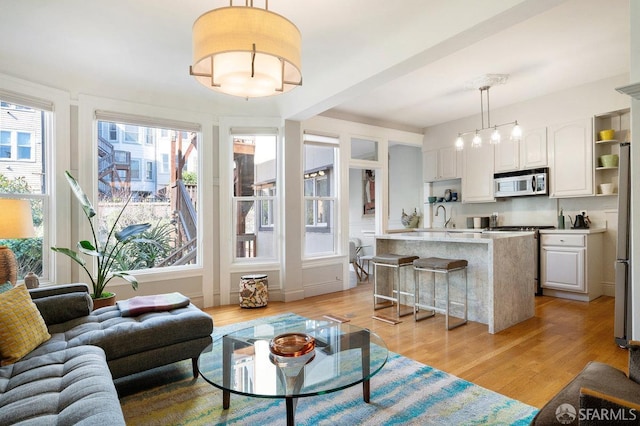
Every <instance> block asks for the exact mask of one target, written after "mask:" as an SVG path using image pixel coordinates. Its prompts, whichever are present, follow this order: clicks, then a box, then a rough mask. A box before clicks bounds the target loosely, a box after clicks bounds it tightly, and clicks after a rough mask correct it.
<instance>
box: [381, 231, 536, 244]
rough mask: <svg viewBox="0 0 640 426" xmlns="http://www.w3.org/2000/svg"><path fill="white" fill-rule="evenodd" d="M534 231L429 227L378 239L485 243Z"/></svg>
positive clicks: (385, 235) (382, 235)
mask: <svg viewBox="0 0 640 426" xmlns="http://www.w3.org/2000/svg"><path fill="white" fill-rule="evenodd" d="M531 234H533V233H532V232H504V231H500V232H488V231H482V230H480V229H470V230H462V229H455V230H454V229H449V230H446V231H445V230H444V229H442V230H440V229H429V230H421V231H409V232H395V233H391V234H378V235H376V238H377V239H386V240H415V241H441V242H459V243H484V244H488V243H489V242H491V241H493V240H498V239H503V238H512V237H519V236H522V235H531Z"/></svg>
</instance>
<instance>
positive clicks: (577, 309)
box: [206, 283, 627, 407]
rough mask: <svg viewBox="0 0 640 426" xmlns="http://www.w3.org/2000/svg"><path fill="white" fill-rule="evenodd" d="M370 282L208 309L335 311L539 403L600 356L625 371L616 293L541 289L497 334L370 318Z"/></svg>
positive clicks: (417, 355)
mask: <svg viewBox="0 0 640 426" xmlns="http://www.w3.org/2000/svg"><path fill="white" fill-rule="evenodd" d="M371 295H372V284H370V283H360V284H359V285H358V286H357V287H356V288H354V289H351V290H348V291H342V292H337V293H331V294H326V295H322V296H317V297H312V298H307V299H304V300H301V301H296V302H288V303H284V302H273V301H271V302H269V304H268V306H266V307H264V308H257V309H243V308H240V307H239V306H238V305H229V306H220V307H214V308H209V309H206V312H208V313H209V314H210V315H211V316H212V317H213V320H214V326H223V325H227V324H232V323H236V322H241V321H247V320H250V319H254V318H259V317H263V316H268V315H275V314H279V313H285V312H293V313H296V314H298V315H301V316H304V317H308V318H321V317H322V316H323V315H327V314H333V315H340V316H342V317H347V318H349V319H350V321H351V323H352V324H355V325H358V326H361V327H366V328H368V329H370V330H372V331H374V332H375V333H376V334H378V335H379V336H380V337H382V339H383V340H384V341H385V343H386V344H387V346H388V348H389V350H391V351H393V352H396V353H399V354H402V355H404V356H406V357H408V358H411V359H414V360H417V361H420V362H422V363H424V364H428V365H430V366H432V367H436V368H438V369H440V370H443V371H446V372H448V373H451V374H454V375H456V376H458V377H461V378H463V379H465V380H468V381H471V382H473V383H475V384H477V385H480V386H483V387H485V388H488V389H491V390H493V391H496V392H499V393H501V394H503V395H507V396H509V397H511V398H515V399H518V400H520V401H522V402H525V403H527V404H530V405H533V406H535V407H542V405H544V403H545V402H546V401H548V400H549V399H551V397H552V396H553V395H554V394H555V393H556V392H558V391H559V390H560V389H561V388H562V387H563V386H564V385H565V384H566V383H568V382H569V381H570V380H571V379H572V378H573V377H574V376H575V375H576V374H577V373H578V372H580V370H582V369H583V368H584V366H585V365H586V364H587V362H589V361H592V360H595V361H601V362H605V363H608V364H611V365H613V366H614V367H617V368H619V369H621V370H623V371H625V372H627V351H626V350H624V349H621V348H619V347H618V346H617V345H616V344H615V343H614V341H613V311H614V299H613V298H611V297H606V296H602V297H600V298H598V299H596V300H594V301H592V302H590V303H585V302H575V301H570V300H565V299H558V298H553V297H546V296H542V297H536V315H535V317H534V318H531V319H529V320H527V321H524V322H522V323H520V324H517V325H515V326H513V327H511V328H509V329H507V330H504V331H502V332H500V333H497V334H493V335H492V334H489V333H488V332H487V326H486V325H483V324H479V323H468V324H466V325H464V326H462V327H458V328H456V329H453V330H450V331H446V330H445V328H444V317H443V316H441V315H437V316H436V317H435V318H429V319H425V320H423V321H419V322H417V323H415V322H414V321H413V317H412V316H406V317H402V319H403V322H401V323H400V324H397V325H391V324H387V323H384V322H381V321H378V320H374V319H372V318H371V315H372V314H373V297H372V296H371Z"/></svg>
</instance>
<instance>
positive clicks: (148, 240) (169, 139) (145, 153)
mask: <svg viewBox="0 0 640 426" xmlns="http://www.w3.org/2000/svg"><path fill="white" fill-rule="evenodd" d="M96 114H97V115H98V119H99V121H98V125H97V128H98V140H97V144H98V159H97V160H98V196H99V200H98V206H97V210H98V216H99V218H100V220H99V221H98V223H100V230H99V232H101V233H103V234H104V233H105V231H106V230H108V229H110V227H111V224H112V223H113V222H114V220H115V219H116V217H117V214H118V212H119V211H120V209H121V208H122V207H123V205H124V204H125V203H127V202H128V203H129V204H128V205H127V207H126V208H125V210H124V214H123V216H122V218H121V219H120V222H119V224H118V227H117V228H116V229H120V228H122V227H124V226H127V225H130V224H134V223H150V224H151V225H152V226H151V228H149V230H147V231H146V232H145V233H144V234H143V235H142V237H143V239H144V240H145V241H142V242H134V243H130V244H128V245H127V246H126V247H125V250H126V253H124V255H123V256H121V257H120V259H119V260H118V264H117V265H114V270H135V269H149V268H162V267H168V266H177V265H185V264H195V263H198V259H197V234H198V228H197V224H198V220H197V209H196V206H197V205H198V203H197V197H198V190H197V184H195V183H193V181H194V180H193V179H192V180H191V182H192V183H189V184H187V183H185V180H184V179H183V176H182V175H183V172H186V171H187V170H189V172H190V173H191V172H193V173H195V175H196V176H197V174H198V170H199V164H198V157H197V155H198V140H199V137H200V133H199V131H196V130H194V131H185V130H184V129H179V128H178V129H168V126H162V125H161V124H162V123H158V125H157V126H150V125H148V124H147V123H142V124H136V123H135V121H134V120H131V121H129V120H128V117H126V116H124V117H123V118H122V120H123V121H124V122H119V121H106V120H105V119H104V118H103V117H102V116H101V115H100V114H103V115H104V114H106V115H107V117H105V118H110V119H113V118H114V115H115V114H111V113H103V112H97V113H96ZM116 117H117V116H116ZM150 121H151V119H150ZM143 124H145V125H143ZM194 127H195V126H194ZM114 129H115V131H114ZM113 136H116V139H115V140H113ZM142 140H144V141H145V143H144V144H141V143H139V142H141V141H142ZM122 142H125V143H124V144H123V143H122ZM149 145H151V146H149ZM116 146H117V149H116ZM168 159H172V161H171V162H170V164H167V165H166V167H167V168H169V169H170V170H167V173H166V174H157V173H154V170H153V164H154V163H161V164H165V162H167V160H168Z"/></svg>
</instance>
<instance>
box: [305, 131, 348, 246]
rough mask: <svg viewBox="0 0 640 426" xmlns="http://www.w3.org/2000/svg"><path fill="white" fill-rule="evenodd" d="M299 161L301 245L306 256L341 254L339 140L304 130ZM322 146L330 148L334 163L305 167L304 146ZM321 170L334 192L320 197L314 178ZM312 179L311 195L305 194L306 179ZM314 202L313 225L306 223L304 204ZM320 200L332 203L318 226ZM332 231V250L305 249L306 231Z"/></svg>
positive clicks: (328, 232) (331, 136) (323, 232)
mask: <svg viewBox="0 0 640 426" xmlns="http://www.w3.org/2000/svg"><path fill="white" fill-rule="evenodd" d="M302 144H303V145H302V161H301V176H302V197H301V198H302V209H301V210H302V215H303V217H302V227H303V247H304V254H303V257H304V258H305V259H313V258H322V257H327V256H335V255H340V252H341V249H340V245H339V238H340V237H339V234H340V217H339V211H340V205H341V203H340V186H339V170H340V161H341V157H340V154H341V151H340V139H339V138H338V137H337V136H333V135H325V134H322V133H317V132H312V131H309V132H307V131H305V132H304V133H303V138H302ZM311 146H315V147H322V148H332V149H333V163H331V164H321V165H318V164H316V166H315V167H312V168H309V169H307V170H305V167H306V164H307V158H306V157H307V147H311ZM321 171H323V172H324V173H325V174H326V179H327V185H328V188H329V189H330V191H329V193H330V194H331V193H333V195H329V196H319V195H317V182H318V180H317V177H318V176H320V172H321ZM309 178H313V183H314V185H313V195H307V194H306V192H305V180H306V179H309ZM309 202H311V203H313V210H314V220H313V222H314V223H313V224H312V225H308V224H307V204H308V203H309ZM321 202H328V203H332V208H330V209H329V212H328V218H327V222H326V225H319V224H318V223H317V210H318V208H319V204H320V203H321ZM312 233H313V234H331V235H332V236H333V239H332V242H333V243H332V245H333V249H332V250H329V251H318V252H314V253H308V252H307V245H308V242H307V238H308V234H312Z"/></svg>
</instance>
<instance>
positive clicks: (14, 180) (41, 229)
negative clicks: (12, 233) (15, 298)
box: [0, 93, 53, 280]
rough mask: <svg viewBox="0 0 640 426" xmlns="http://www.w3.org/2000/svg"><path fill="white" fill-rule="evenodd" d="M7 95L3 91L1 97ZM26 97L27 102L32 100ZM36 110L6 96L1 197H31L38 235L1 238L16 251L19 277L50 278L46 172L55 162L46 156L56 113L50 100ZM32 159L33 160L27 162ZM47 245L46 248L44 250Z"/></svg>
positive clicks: (0, 122) (0, 124)
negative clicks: (49, 103)
mask: <svg viewBox="0 0 640 426" xmlns="http://www.w3.org/2000/svg"><path fill="white" fill-rule="evenodd" d="M1 96H3V95H2V94H1V93H0V97H1ZM28 100H29V99H28V98H25V101H28ZM38 102H40V103H42V104H43V105H41V108H45V109H36V108H32V107H31V106H28V105H20V104H18V103H14V102H13V101H9V100H8V99H3V100H2V101H0V103H1V105H2V108H6V109H9V110H11V111H10V114H6V113H4V111H3V114H2V115H0V159H1V160H2V163H3V167H2V170H0V198H18V199H27V200H29V201H30V203H31V213H32V216H33V224H34V228H35V234H36V237H35V238H27V239H19V240H0V245H6V246H8V247H9V248H10V249H11V250H12V251H13V252H14V254H15V256H16V260H17V264H18V280H22V279H23V277H24V276H25V275H26V274H27V273H28V272H33V273H35V274H36V275H38V276H40V277H43V278H45V279H49V277H50V271H49V270H48V268H49V259H50V258H51V257H52V256H51V250H49V245H50V244H49V237H48V232H49V230H48V228H49V227H48V226H47V218H48V217H50V214H49V208H51V200H50V194H49V185H48V184H47V181H48V177H47V175H46V174H45V172H46V171H47V170H50V168H51V164H48V162H49V159H48V157H47V156H46V155H45V154H46V149H45V147H47V146H48V145H50V144H51V143H52V137H51V134H52V128H53V126H52V122H53V113H52V112H51V107H50V106H49V107H47V106H46V105H44V104H46V102H43V101H38ZM25 160H29V161H25ZM43 247H46V250H44V251H43Z"/></svg>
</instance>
